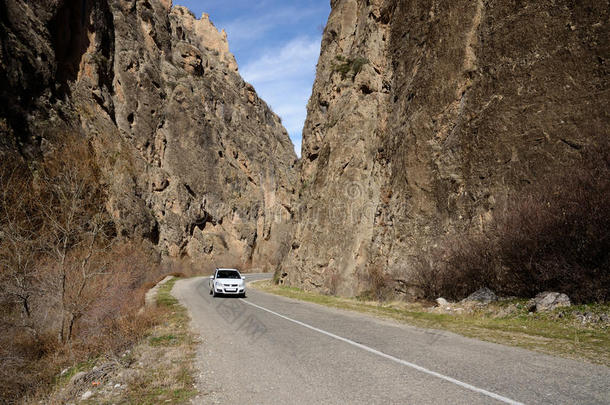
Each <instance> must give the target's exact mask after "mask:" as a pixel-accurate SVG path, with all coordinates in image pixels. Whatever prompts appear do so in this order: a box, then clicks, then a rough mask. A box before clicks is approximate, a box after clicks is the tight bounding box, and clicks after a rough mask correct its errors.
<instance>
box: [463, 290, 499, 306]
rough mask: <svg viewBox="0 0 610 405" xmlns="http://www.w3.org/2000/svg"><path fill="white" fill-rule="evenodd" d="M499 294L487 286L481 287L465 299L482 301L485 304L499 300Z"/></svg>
mask: <svg viewBox="0 0 610 405" xmlns="http://www.w3.org/2000/svg"><path fill="white" fill-rule="evenodd" d="M497 300H498V296H497V295H496V293H494V292H493V291H492V290H490V289H489V288H487V287H483V288H479V289H478V290H476V291H475V292H473V293H472V294H470V295H469V296H468V297H466V298H464V300H463V301H476V302H482V303H484V304H489V303H490V302H493V301H497Z"/></svg>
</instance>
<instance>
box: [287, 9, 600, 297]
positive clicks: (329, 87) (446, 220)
mask: <svg viewBox="0 0 610 405" xmlns="http://www.w3.org/2000/svg"><path fill="white" fill-rule="evenodd" d="M609 10H610V7H609V3H608V1H594V0H587V1H580V2H572V1H513V0H500V1H483V0H479V1H472V0H458V1H452V2H445V1H436V0H425V1H410V0H366V1H365V0H333V1H332V12H331V15H330V17H329V20H328V24H327V26H326V29H325V32H324V36H323V40H322V51H321V55H320V59H319V63H318V68H317V77H316V80H315V84H314V87H313V92H312V95H311V98H310V100H309V104H308V116H307V121H306V124H305V129H304V134H303V153H302V156H303V157H302V160H303V162H302V170H301V175H300V177H301V178H300V186H299V196H300V205H299V207H298V209H297V212H298V213H299V218H300V220H299V225H298V226H297V228H296V231H295V234H294V237H293V241H292V243H291V251H290V253H289V255H288V256H287V259H286V261H285V262H284V263H283V265H282V268H281V271H280V273H279V275H280V277H281V279H282V280H283V282H285V283H287V284H294V285H300V286H303V287H305V288H309V289H318V290H322V291H325V292H332V293H339V294H344V295H355V294H358V293H361V292H363V291H364V290H366V289H368V288H370V285H371V282H372V280H371V278H374V277H385V278H387V279H391V280H394V282H395V283H396V285H395V288H396V290H399V291H402V292H404V293H406V294H409V293H416V292H413V291H411V290H410V287H409V286H410V285H411V284H410V283H411V281H410V278H411V276H412V274H411V271H412V269H413V267H414V265H415V264H416V263H417V262H418V260H420V259H421V258H422V257H424V256H425V255H426V252H428V251H429V250H430V249H432V248H433V247H434V246H435V244H436V242H437V241H438V240H439V239H440V238H442V237H444V236H446V235H451V234H454V235H460V234H461V233H464V232H472V231H473V230H476V229H481V228H483V227H484V226H485V224H486V223H488V222H489V221H490V220H491V219H492V218H493V216H494V209H495V208H496V207H498V206H499V204H501V203H502V201H504V200H506V198H507V197H508V196H510V195H511V194H514V193H519V192H520V190H522V189H523V188H524V187H536V185H537V184H540V183H541V182H544V181H545V179H546V178H547V176H548V175H551V174H553V173H555V172H566V169H565V168H566V167H570V166H571V165H572V164H574V163H575V162H578V161H579V160H580V159H581V155H582V153H583V151H585V150H587V149H589V148H592V147H595V146H596V145H597V144H598V143H599V142H600V141H601V140H602V139H603V138H605V137H608V134H609V125H608V123H609V119H608V111H609V107H610V102H609V100H610V97H609V95H608V77H609V76H608V74H609V70H608V55H610V41H609V40H608V38H609V37H610V35H609V26H608V18H609Z"/></svg>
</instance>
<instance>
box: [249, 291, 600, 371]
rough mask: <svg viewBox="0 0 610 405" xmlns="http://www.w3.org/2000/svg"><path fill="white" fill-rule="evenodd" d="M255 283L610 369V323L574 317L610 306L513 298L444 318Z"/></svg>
mask: <svg viewBox="0 0 610 405" xmlns="http://www.w3.org/2000/svg"><path fill="white" fill-rule="evenodd" d="M251 285H252V286H254V287H255V288H259V289H261V290H263V291H266V292H269V293H273V294H276V295H281V296H284V297H288V298H293V299H298V300H302V301H307V302H312V303H316V304H320V305H325V306H328V307H333V308H339V309H345V310H350V311H357V312H362V313H366V314H370V315H374V316H380V317H384V318H390V319H394V320H397V321H400V322H404V323H407V324H410V325H415V326H419V327H423V328H432V329H440V330H446V331H450V332H454V333H457V334H460V335H463V336H468V337H473V338H477V339H480V340H485V341H490V342H495V343H500V344H506V345H511V346H517V347H522V348H526V349H530V350H535V351H539V352H543V353H548V354H553V355H559V356H562V357H567V358H573V359H580V360H586V361H590V362H592V363H597V364H603V365H606V366H610V333H609V332H610V331H609V330H608V327H607V325H600V324H594V325H583V324H582V323H580V321H579V320H578V319H577V318H576V316H575V315H574V314H573V312H575V311H580V312H591V313H594V314H595V313H597V314H601V313H610V304H591V305H582V306H572V307H569V308H558V309H556V310H555V311H550V312H544V313H534V314H529V313H528V311H527V305H526V300H512V301H504V302H500V303H496V304H491V305H489V306H487V307H482V308H479V309H474V310H473V312H472V313H463V314H444V313H434V312H427V311H426V306H425V305H424V304H422V303H414V304H409V303H403V302H389V303H380V302H371V301H361V300H357V299H354V298H340V297H335V296H328V295H322V294H318V293H314V292H309V291H304V290H301V289H299V288H294V287H284V286H276V285H272V284H271V283H269V282H268V281H263V282H258V283H252V284H251ZM507 309H510V311H506V310H507ZM503 310H504V311H503Z"/></svg>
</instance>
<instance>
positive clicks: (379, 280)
mask: <svg viewBox="0 0 610 405" xmlns="http://www.w3.org/2000/svg"><path fill="white" fill-rule="evenodd" d="M383 268H384V266H382V265H380V264H378V263H372V264H370V265H369V266H367V267H366V270H365V273H364V274H361V275H360V277H359V278H360V282H361V283H362V284H364V285H365V286H368V287H369V288H368V290H366V291H365V292H364V293H362V294H360V298H363V299H370V300H376V301H383V300H386V299H389V298H391V296H392V295H393V293H394V280H393V279H392V277H391V276H390V275H389V274H388V273H385V272H384V271H383Z"/></svg>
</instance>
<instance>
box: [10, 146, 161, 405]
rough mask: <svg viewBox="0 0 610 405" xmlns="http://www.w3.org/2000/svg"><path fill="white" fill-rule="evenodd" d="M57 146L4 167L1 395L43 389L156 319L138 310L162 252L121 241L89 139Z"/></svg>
mask: <svg viewBox="0 0 610 405" xmlns="http://www.w3.org/2000/svg"><path fill="white" fill-rule="evenodd" d="M56 144H57V143H56ZM61 145H62V146H59V147H57V148H56V149H55V150H54V151H52V152H51V153H50V154H48V155H46V156H45V158H44V159H43V160H42V161H41V162H35V163H30V164H29V165H28V164H25V163H24V162H23V161H20V160H19V159H13V160H4V161H2V162H1V164H0V192H1V195H0V197H1V198H0V266H1V273H0V314H1V316H2V318H1V319H0V322H1V328H0V362H1V364H0V402H7V403H14V402H18V401H19V400H20V398H24V397H26V396H27V395H30V394H31V393H32V392H35V391H38V392H41V391H42V392H44V390H45V389H47V388H48V386H49V384H50V382H51V381H52V379H53V377H54V375H56V374H57V372H58V371H59V370H60V369H61V367H66V366H68V365H70V364H73V363H74V362H76V361H80V360H84V359H87V358H89V357H91V356H98V355H101V354H103V353H105V354H113V353H115V354H116V353H119V352H120V351H121V350H124V349H125V348H127V347H128V346H129V345H131V344H133V342H135V341H137V340H138V339H140V338H141V337H142V335H143V333H144V332H145V331H146V330H147V329H148V327H149V326H150V324H151V322H153V319H154V317H153V316H151V315H146V314H145V315H138V310H139V309H140V308H141V306H142V304H143V301H144V298H143V297H144V293H145V286H146V285H147V284H149V283H152V282H153V281H155V280H157V279H159V278H162V272H163V270H162V268H161V267H160V266H159V265H158V257H157V256H156V255H155V254H154V252H153V250H152V248H151V247H150V246H147V244H146V242H144V241H141V242H127V241H121V240H119V239H118V238H117V235H116V232H115V227H114V224H113V222H112V220H111V218H110V216H109V214H108V213H107V212H106V211H105V209H104V206H105V202H106V199H107V197H106V195H105V192H104V185H103V180H102V178H101V176H100V173H99V170H98V168H97V166H96V161H95V157H94V155H93V153H92V151H91V149H90V147H89V145H88V143H87V142H86V141H85V140H83V139H82V138H79V137H78V136H66V138H65V139H64V140H63V143H62V144H61Z"/></svg>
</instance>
